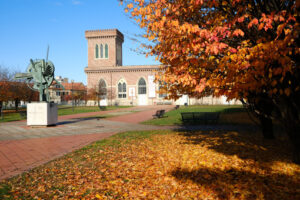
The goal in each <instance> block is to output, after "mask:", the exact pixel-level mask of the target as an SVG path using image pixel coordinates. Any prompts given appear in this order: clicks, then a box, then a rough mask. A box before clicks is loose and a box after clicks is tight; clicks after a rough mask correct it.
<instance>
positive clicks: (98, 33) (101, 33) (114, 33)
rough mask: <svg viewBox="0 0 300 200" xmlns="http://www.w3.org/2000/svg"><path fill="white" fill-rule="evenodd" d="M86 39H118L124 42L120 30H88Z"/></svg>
mask: <svg viewBox="0 0 300 200" xmlns="http://www.w3.org/2000/svg"><path fill="white" fill-rule="evenodd" d="M85 37H86V38H87V39H89V38H103V37H117V38H119V39H121V40H122V41H124V35H123V34H122V33H121V32H120V31H119V30H118V29H102V30H88V31H85Z"/></svg>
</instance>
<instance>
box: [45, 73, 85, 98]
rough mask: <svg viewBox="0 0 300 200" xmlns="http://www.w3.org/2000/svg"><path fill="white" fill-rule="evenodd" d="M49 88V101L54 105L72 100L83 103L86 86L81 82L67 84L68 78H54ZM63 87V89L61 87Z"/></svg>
mask: <svg viewBox="0 0 300 200" xmlns="http://www.w3.org/2000/svg"><path fill="white" fill-rule="evenodd" d="M55 79H56V80H57V81H58V82H59V84H58V83H57V82H56V81H54V82H53V83H52V85H51V86H50V88H49V93H50V101H53V102H55V103H62V102H65V103H70V102H71V101H72V100H75V101H76V102H78V101H83V100H85V95H86V86H85V85H84V84H83V83H81V82H71V83H69V82H68V78H61V77H60V76H59V77H55ZM62 86H63V87H62Z"/></svg>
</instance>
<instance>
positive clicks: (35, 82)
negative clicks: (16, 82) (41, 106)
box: [15, 47, 58, 102]
mask: <svg viewBox="0 0 300 200" xmlns="http://www.w3.org/2000/svg"><path fill="white" fill-rule="evenodd" d="M48 52H49V47H48V50H47V58H46V60H44V59H37V60H32V59H30V64H29V65H28V67H27V73H17V74H16V75H15V79H25V81H26V83H27V86H28V87H29V88H31V89H32V90H35V91H38V92H39V94H40V95H39V96H40V101H46V102H49V101H50V96H49V91H48V88H49V87H50V86H51V84H52V82H53V80H55V79H54V70H55V68H54V64H53V63H52V62H51V61H49V60H48ZM57 83H58V82H57Z"/></svg>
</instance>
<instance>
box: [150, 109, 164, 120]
mask: <svg viewBox="0 0 300 200" xmlns="http://www.w3.org/2000/svg"><path fill="white" fill-rule="evenodd" d="M164 114H165V110H157V111H156V113H155V115H152V117H153V119H155V118H162V117H163V116H164Z"/></svg>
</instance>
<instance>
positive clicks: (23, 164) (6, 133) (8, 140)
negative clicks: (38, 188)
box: [0, 106, 173, 180]
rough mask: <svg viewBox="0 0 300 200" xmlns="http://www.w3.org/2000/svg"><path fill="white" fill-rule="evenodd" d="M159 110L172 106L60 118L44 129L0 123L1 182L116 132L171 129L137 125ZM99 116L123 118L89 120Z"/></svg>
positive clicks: (18, 123) (21, 124)
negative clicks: (56, 122) (53, 124)
mask: <svg viewBox="0 0 300 200" xmlns="http://www.w3.org/2000/svg"><path fill="white" fill-rule="evenodd" d="M162 108H163V109H165V110H170V109H172V108H173V106H145V107H132V108H124V109H119V110H112V111H100V112H93V113H81V114H74V115H66V116H60V117H59V119H58V121H59V122H58V124H57V126H55V127H47V128H30V127H27V126H26V121H18V122H7V123H1V124H0V180H1V179H5V178H8V177H12V176H14V175H17V174H20V173H22V172H24V171H28V170H30V169H32V168H34V167H36V166H39V165H41V164H43V163H46V162H49V161H51V160H53V159H55V158H57V157H60V156H62V155H64V154H66V153H69V152H71V151H73V150H75V149H79V148H81V147H83V146H85V145H87V144H90V143H92V142H94V141H97V140H100V139H104V138H107V137H109V136H111V135H113V134H115V133H119V132H123V131H131V130H157V129H162V128H164V129H167V128H170V127H158V126H151V125H142V124H138V123H139V122H141V121H145V120H148V119H151V118H152V115H153V114H154V113H155V112H156V110H158V109H162ZM98 114H101V115H109V114H111V115H114V114H117V115H120V114H122V115H121V116H116V117H112V118H108V119H101V118H100V119H99V118H95V117H92V116H95V115H98ZM89 116H90V117H89Z"/></svg>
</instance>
